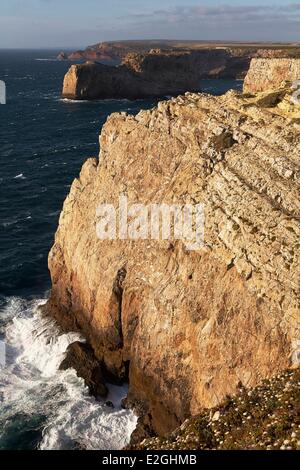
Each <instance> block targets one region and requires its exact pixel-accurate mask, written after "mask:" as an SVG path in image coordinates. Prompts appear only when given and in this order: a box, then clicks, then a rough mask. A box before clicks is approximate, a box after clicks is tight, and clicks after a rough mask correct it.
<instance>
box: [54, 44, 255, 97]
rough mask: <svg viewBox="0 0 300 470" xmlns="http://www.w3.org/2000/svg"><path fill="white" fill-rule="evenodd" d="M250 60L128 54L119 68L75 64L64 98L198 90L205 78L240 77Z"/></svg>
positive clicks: (211, 54)
mask: <svg viewBox="0 0 300 470" xmlns="http://www.w3.org/2000/svg"><path fill="white" fill-rule="evenodd" d="M249 64H250V58H248V57H245V56H240V55H239V54H237V55H235V54H234V53H233V52H230V51H227V50H222V49H220V50H217V49H214V50H200V51H164V50H161V49H152V50H151V51H150V52H149V53H147V54H138V53H131V54H128V55H127V56H126V57H125V59H124V60H123V62H122V65H120V66H109V65H104V64H100V63H96V62H93V61H92V62H91V61H88V62H87V63H85V64H79V65H72V66H71V68H70V69H69V71H68V72H67V74H66V76H65V78H64V85H63V96H64V97H65V98H72V99H103V98H130V99H134V98H142V97H161V96H164V95H178V94H182V93H185V92H186V91H199V89H200V80H201V79H203V78H241V77H242V76H243V74H244V72H245V71H246V70H247V69H248V68H249Z"/></svg>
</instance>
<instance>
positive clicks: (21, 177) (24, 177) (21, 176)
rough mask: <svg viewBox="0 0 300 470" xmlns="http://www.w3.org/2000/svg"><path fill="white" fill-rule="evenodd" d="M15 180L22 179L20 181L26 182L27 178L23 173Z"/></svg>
mask: <svg viewBox="0 0 300 470" xmlns="http://www.w3.org/2000/svg"><path fill="white" fill-rule="evenodd" d="M14 179H15V180H17V179H20V180H25V179H26V176H24V175H23V173H20V174H19V175H17V176H15V177H14Z"/></svg>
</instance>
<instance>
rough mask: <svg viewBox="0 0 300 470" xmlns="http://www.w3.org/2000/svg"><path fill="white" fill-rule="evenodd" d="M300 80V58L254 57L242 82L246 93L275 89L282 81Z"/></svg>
mask: <svg viewBox="0 0 300 470" xmlns="http://www.w3.org/2000/svg"><path fill="white" fill-rule="evenodd" d="M295 80H300V58H276V59H270V58H255V59H252V60H251V64H250V69H249V71H248V74H247V75H246V78H245V82H244V91H245V92H246V93H248V92H250V93H257V92H262V91H268V90H276V89H278V88H280V86H282V85H283V83H284V82H287V81H289V82H293V81H295Z"/></svg>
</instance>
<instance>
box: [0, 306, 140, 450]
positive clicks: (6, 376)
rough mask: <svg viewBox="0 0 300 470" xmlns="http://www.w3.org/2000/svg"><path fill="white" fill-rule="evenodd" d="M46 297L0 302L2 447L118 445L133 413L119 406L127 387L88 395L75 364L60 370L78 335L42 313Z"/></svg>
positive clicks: (132, 420)
mask: <svg viewBox="0 0 300 470" xmlns="http://www.w3.org/2000/svg"><path fill="white" fill-rule="evenodd" d="M43 303H45V300H25V299H22V298H18V297H11V298H8V299H4V300H2V306H1V303H0V335H1V338H2V340H3V341H4V342H5V345H6V366H5V367H3V368H2V370H1V369H0V402H1V409H0V449H10V448H11V449H41V450H46V449H51V450H54V449H58V450H61V449H67V450H71V449H94V450H96V449H106V450H113V449H121V448H122V447H124V446H125V445H126V444H127V443H128V442H129V439H130V436H131V434H132V432H133V431H134V429H135V427H136V423H137V418H136V416H135V415H134V413H133V412H132V411H130V410H124V409H122V408H121V400H122V398H123V397H124V396H126V393H127V390H126V388H125V387H115V386H113V387H111V389H110V395H109V397H108V400H110V401H112V402H113V404H114V406H115V408H110V407H108V406H107V405H106V404H105V402H104V401H103V402H97V401H96V400H95V399H94V398H93V397H91V396H89V393H88V390H87V389H86V387H85V386H84V383H83V380H82V379H80V378H78V377H77V375H76V373H75V371H74V370H67V371H60V370H59V365H60V363H61V361H62V360H63V358H64V356H65V352H66V349H67V347H68V345H69V344H71V343H72V342H74V341H77V340H82V338H80V336H79V335H78V334H77V333H69V334H63V333H62V332H61V331H60V329H59V328H58V326H57V325H56V323H55V322H54V321H53V320H52V319H51V318H48V317H46V316H44V315H43V314H42V313H41V311H40V309H39V306H40V305H42V304H43Z"/></svg>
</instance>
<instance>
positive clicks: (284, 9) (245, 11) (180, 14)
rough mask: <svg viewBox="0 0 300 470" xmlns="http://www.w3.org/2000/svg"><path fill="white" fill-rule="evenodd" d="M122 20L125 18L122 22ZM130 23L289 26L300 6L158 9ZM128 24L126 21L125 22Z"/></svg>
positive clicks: (136, 15)
mask: <svg viewBox="0 0 300 470" xmlns="http://www.w3.org/2000/svg"><path fill="white" fill-rule="evenodd" d="M124 19H125V18H124ZM130 19H131V21H133V22H136V21H139V22H144V23H146V22H167V23H168V22H171V23H181V24H183V23H185V24H189V23H196V22H197V23H199V24H200V23H204V22H205V23H206V24H207V23H214V24H216V23H219V24H220V26H222V24H223V22H224V21H225V22H226V23H231V24H232V25H234V24H236V23H239V24H241V23H249V22H251V23H255V22H257V21H258V22H269V21H280V22H282V20H284V21H286V22H289V21H291V22H293V21H295V20H297V21H298V20H300V3H293V4H288V5H286V6H270V5H265V6H264V5H243V6H242V5H241V6H234V5H228V4H224V5H218V6H208V5H201V6H191V7H184V6H182V7H176V8H170V9H160V10H154V11H152V12H151V11H148V12H144V13H143V12H140V13H134V14H132V15H130ZM127 20H128V18H127Z"/></svg>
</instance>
